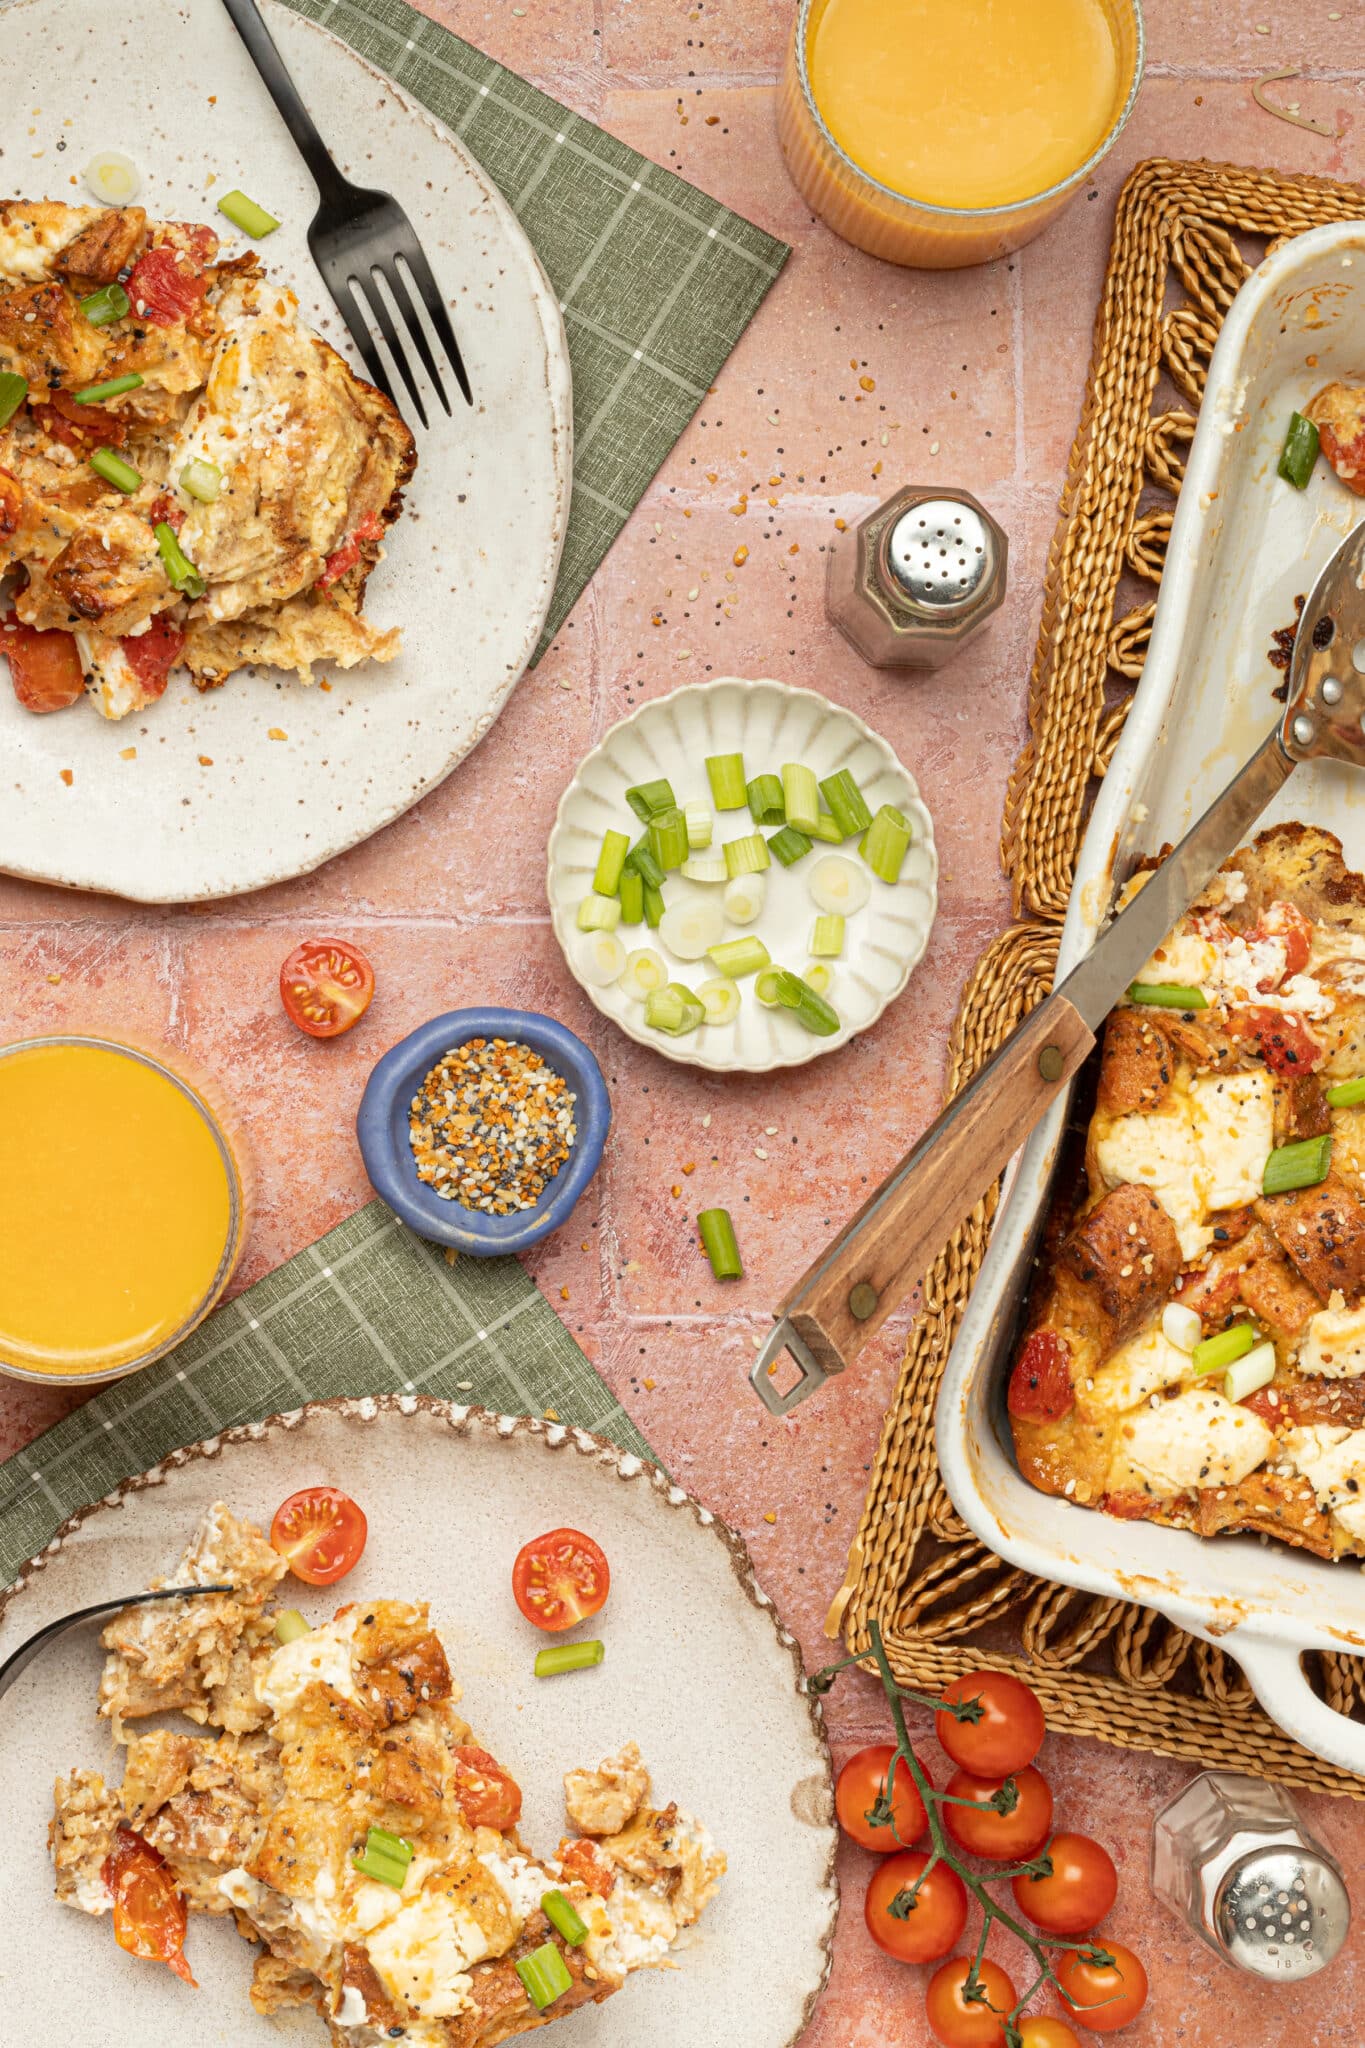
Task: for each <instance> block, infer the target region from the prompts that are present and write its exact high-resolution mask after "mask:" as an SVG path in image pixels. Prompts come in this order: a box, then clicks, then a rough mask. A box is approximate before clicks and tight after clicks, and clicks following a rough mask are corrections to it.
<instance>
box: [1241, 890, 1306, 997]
mask: <svg viewBox="0 0 1365 2048" xmlns="http://www.w3.org/2000/svg"><path fill="white" fill-rule="evenodd" d="M1257 939H1279V940H1280V942H1281V944H1282V945H1283V946H1284V951H1285V963H1284V973H1283V975H1281V976H1280V977H1279V978H1278V980H1277V981H1271V982H1264V981H1263V982H1262V983H1261V984H1260V987H1261V991H1262V993H1263V994H1264V993H1265V992H1266V991H1267V990H1268V989H1270V988H1275V987H1277V986H1278V985H1279V981H1288V980H1289V978H1290V976H1291V975H1294V974H1302V973H1303V970H1304V968H1305V967H1306V966H1307V965H1308V956H1309V954H1310V953H1311V952H1312V950H1313V926H1312V921H1311V920H1310V919H1309V918H1306V917H1305V916H1304V914H1303V912H1302V911H1301V910H1299V909H1298V908H1297V907H1296V906H1295V905H1294V904H1292V903H1281V902H1275V903H1268V904H1267V905H1266V907H1265V909H1264V910H1263V911H1262V912H1261V915H1260V917H1259V918H1258V919H1257V922H1256V928H1255V930H1254V931H1253V932H1252V934H1251V943H1252V944H1253V945H1254V944H1255V943H1256V941H1257Z"/></svg>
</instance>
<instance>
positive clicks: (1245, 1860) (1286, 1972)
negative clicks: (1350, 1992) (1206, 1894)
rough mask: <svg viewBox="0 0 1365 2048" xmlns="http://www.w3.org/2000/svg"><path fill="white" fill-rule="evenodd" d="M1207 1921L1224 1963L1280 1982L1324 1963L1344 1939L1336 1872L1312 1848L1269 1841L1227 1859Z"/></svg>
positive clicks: (1346, 1903) (1346, 1909)
mask: <svg viewBox="0 0 1365 2048" xmlns="http://www.w3.org/2000/svg"><path fill="white" fill-rule="evenodd" d="M1212 1919H1213V1927H1214V1931H1215V1933H1216V1935H1217V1937H1218V1941H1219V1944H1220V1946H1221V1947H1222V1949H1223V1952H1224V1954H1225V1955H1226V1956H1227V1959H1228V1961H1229V1962H1230V1963H1234V1964H1235V1965H1236V1966H1237V1968H1238V1969H1241V1970H1249V1971H1250V1972H1251V1973H1252V1975H1253V1976H1257V1977H1267V1978H1271V1979H1274V1980H1276V1981H1278V1982H1280V1983H1290V1982H1293V1981H1295V1980H1296V1979H1298V1978H1302V1977H1311V1976H1313V1975H1314V1973H1315V1972H1316V1971H1318V1970H1322V1969H1325V1968H1326V1966H1327V1964H1328V1963H1330V1962H1331V1960H1332V1958H1333V1957H1334V1956H1335V1955H1336V1953H1337V1950H1338V1949H1339V1948H1340V1947H1341V1945H1342V1943H1343V1941H1345V1939H1346V1934H1347V1930H1348V1928H1349V1927H1350V1924H1351V1905H1350V1900H1349V1898H1348V1897H1347V1893H1346V1886H1345V1884H1344V1883H1343V1881H1342V1877H1341V1873H1340V1871H1339V1870H1338V1869H1337V1868H1336V1866H1335V1864H1333V1863H1332V1862H1331V1861H1329V1859H1328V1858H1327V1857H1326V1856H1324V1855H1322V1854H1320V1853H1319V1852H1318V1851H1317V1850H1316V1849H1313V1848H1309V1847H1306V1846H1303V1845H1300V1844H1298V1843H1289V1842H1269V1843H1263V1844H1262V1845H1261V1846H1260V1847H1259V1848H1255V1849H1251V1850H1249V1851H1248V1852H1247V1854H1246V1855H1244V1856H1239V1857H1238V1858H1237V1860H1236V1862H1234V1863H1232V1864H1230V1865H1229V1867H1228V1868H1227V1869H1226V1870H1225V1871H1224V1872H1223V1874H1222V1876H1221V1878H1220V1879H1219V1881H1218V1889H1217V1892H1216V1893H1215V1895H1214V1899H1213V1912H1212Z"/></svg>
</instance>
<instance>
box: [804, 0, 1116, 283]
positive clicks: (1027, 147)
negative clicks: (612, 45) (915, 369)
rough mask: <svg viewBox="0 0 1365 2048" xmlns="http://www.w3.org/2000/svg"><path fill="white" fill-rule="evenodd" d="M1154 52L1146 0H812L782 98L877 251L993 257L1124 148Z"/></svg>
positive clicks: (846, 224) (822, 173)
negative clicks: (1148, 47)
mask: <svg viewBox="0 0 1365 2048" xmlns="http://www.w3.org/2000/svg"><path fill="white" fill-rule="evenodd" d="M1142 61H1143V28H1142V10H1141V6H1140V4H1139V0H800V5H799V7H798V9H797V15H796V27H795V31H794V34H793V37H792V42H791V47H790V49H789V51H788V56H787V65H786V71H785V74H784V77H783V81H782V90H781V93H780V95H779V99H778V128H779V133H780V135H781V138H782V147H783V151H784V153H785V155H786V159H787V167H788V169H789V170H790V172H791V175H792V177H793V179H794V180H795V182H796V184H797V186H798V188H799V189H800V191H801V193H802V195H803V197H804V198H805V199H806V200H807V201H808V203H809V204H810V205H811V207H812V208H813V209H814V210H815V212H816V213H818V214H820V216H821V217H822V218H823V219H824V220H825V221H826V222H827V223H828V225H829V226H830V227H832V228H833V229H834V231H835V233H836V234H839V235H842V236H843V237H844V239H845V240H846V241H849V242H856V243H857V245H858V246H859V248H862V249H867V250H869V251H870V252H871V253H872V255H874V256H881V257H884V258H885V259H886V260H887V261H888V262H891V263H905V264H910V265H913V266H915V267H917V268H920V269H925V270H955V269H958V268H960V267H961V266H962V265H964V264H968V263H985V262H989V261H990V260H991V259H992V258H993V257H996V256H1003V255H1006V254H1008V252H1009V251H1010V250H1011V249H1017V248H1019V247H1020V246H1021V245H1022V244H1023V243H1024V242H1027V241H1030V240H1031V239H1032V237H1033V236H1034V235H1036V234H1038V233H1039V231H1040V230H1041V229H1042V228H1044V227H1046V226H1047V224H1048V222H1049V221H1050V220H1052V219H1053V218H1054V216H1055V215H1056V214H1057V213H1059V212H1060V211H1061V209H1062V207H1064V206H1065V205H1066V203H1067V201H1068V200H1069V199H1070V198H1071V197H1072V196H1073V194H1074V193H1075V192H1076V191H1077V190H1078V188H1079V187H1080V185H1081V184H1082V182H1083V181H1084V180H1085V178H1087V177H1088V176H1089V174H1090V173H1091V172H1092V171H1093V170H1094V168H1095V166H1096V165H1097V164H1098V163H1099V162H1100V160H1101V158H1102V157H1103V156H1105V154H1106V153H1107V152H1108V150H1109V149H1110V148H1111V147H1112V145H1113V143H1114V141H1115V139H1116V137H1117V136H1118V134H1119V131H1120V129H1121V128H1122V127H1123V124H1124V122H1125V121H1126V120H1127V118H1128V115H1129V113H1130V112H1131V110H1132V107H1133V103H1134V101H1135V100H1136V98H1137V91H1138V86H1139V83H1140V81H1141V78H1142Z"/></svg>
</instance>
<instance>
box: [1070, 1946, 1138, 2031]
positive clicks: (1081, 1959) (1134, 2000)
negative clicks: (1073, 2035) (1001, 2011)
mask: <svg viewBox="0 0 1365 2048" xmlns="http://www.w3.org/2000/svg"><path fill="white" fill-rule="evenodd" d="M1095 1945H1096V1948H1097V1949H1101V1950H1103V1951H1104V1953H1105V1954H1107V1955H1111V1956H1112V1957H1113V1959H1114V1960H1113V1961H1112V1962H1111V1963H1092V1962H1087V1961H1086V1959H1085V1956H1084V1955H1083V1954H1082V1952H1081V1950H1080V1949H1074V1948H1073V1949H1068V1950H1067V1951H1066V1952H1065V1953H1064V1954H1063V1955H1060V1956H1058V1957H1056V1958H1055V1960H1054V1962H1053V1971H1054V1973H1055V1975H1056V1978H1057V1982H1058V1984H1059V1985H1060V1987H1061V1990H1062V1996H1063V1999H1064V2002H1065V2004H1066V2013H1067V2018H1068V2020H1074V2021H1075V2023H1076V2025H1077V2026H1078V2027H1085V2028H1087V2029H1088V2030H1089V2031H1090V2033H1092V2034H1115V2033H1117V2032H1118V2030H1119V2028H1120V2027H1126V2026H1127V2024H1128V2022H1129V2020H1131V2019H1136V2018H1137V2015H1138V2014H1139V2013H1140V2012H1141V2011H1142V2008H1143V2006H1144V2005H1146V2003H1147V1972H1146V1971H1145V1970H1144V1969H1143V1967H1142V1964H1141V1963H1140V1962H1139V1961H1138V1959H1137V1957H1136V1956H1135V1955H1134V1954H1133V1951H1132V1950H1131V1949H1130V1948H1125V1947H1124V1946H1123V1944H1122V1942H1118V1941H1103V1942H1101V1941H1097V1942H1096V1944H1095Z"/></svg>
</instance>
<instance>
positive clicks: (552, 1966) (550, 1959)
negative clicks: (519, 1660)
mask: <svg viewBox="0 0 1365 2048" xmlns="http://www.w3.org/2000/svg"><path fill="white" fill-rule="evenodd" d="M552 1654H553V1653H552V1652H551V1651H549V1650H543V1651H542V1652H541V1656H547V1657H548V1656H550V1655H552ZM536 1662H537V1664H539V1662H540V1657H537V1658H536ZM517 1975H518V1976H519V1977H520V1979H521V1981H522V1985H523V1988H524V1989H525V1992H526V1996H527V1997H528V1998H529V1999H530V2001H531V2003H532V2005H533V2006H534V2007H535V2009H536V2011H537V2012H544V2011H545V2008H546V2007H547V2006H550V2005H553V2004H554V2002H555V2000H556V1999H557V1998H562V1997H563V1996H564V1993H565V1992H566V1991H570V1990H572V1988H573V1978H572V1977H571V1976H570V1974H569V1966H568V1964H567V1963H566V1962H565V1960H564V1958H563V1956H562V1955H561V1954H560V1953H559V1950H558V1949H557V1948H556V1947H555V1945H554V1943H553V1942H552V1941H547V1942H544V1943H542V1945H541V1947H539V1948H533V1949H532V1950H531V1953H530V1955H529V1956H518V1957H517Z"/></svg>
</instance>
